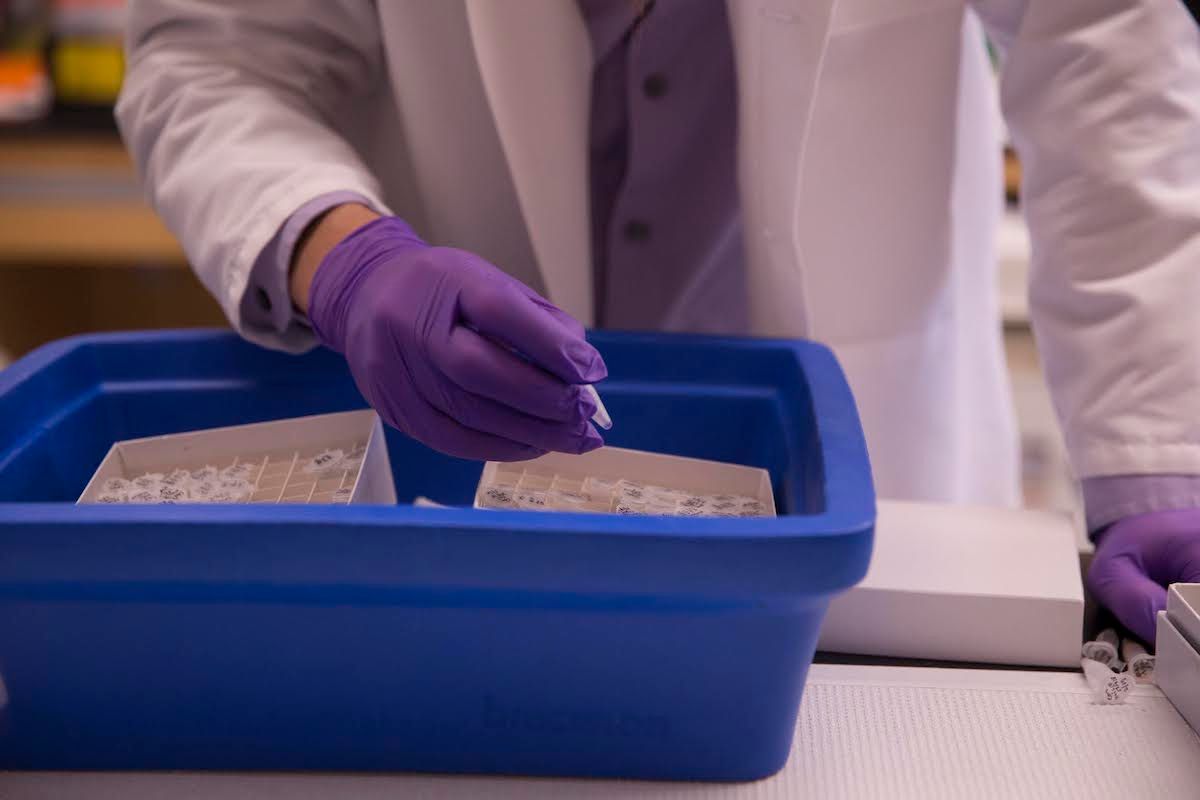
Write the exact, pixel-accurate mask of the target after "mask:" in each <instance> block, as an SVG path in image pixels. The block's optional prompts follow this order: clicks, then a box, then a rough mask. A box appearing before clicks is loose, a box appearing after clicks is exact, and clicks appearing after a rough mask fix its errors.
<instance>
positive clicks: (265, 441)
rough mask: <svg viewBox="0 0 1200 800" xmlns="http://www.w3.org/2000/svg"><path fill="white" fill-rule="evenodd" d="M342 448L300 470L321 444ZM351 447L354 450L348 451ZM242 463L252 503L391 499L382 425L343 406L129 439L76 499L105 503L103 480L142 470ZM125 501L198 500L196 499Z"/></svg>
mask: <svg viewBox="0 0 1200 800" xmlns="http://www.w3.org/2000/svg"><path fill="white" fill-rule="evenodd" d="M339 450H340V451H342V452H343V453H344V454H346V456H347V457H346V460H345V462H344V463H345V467H344V468H339V467H338V466H337V465H336V464H335V465H334V466H333V467H332V468H330V469H324V470H321V471H315V470H312V469H306V467H307V466H308V465H309V464H310V463H311V462H312V460H313V459H314V457H316V456H318V455H320V454H322V453H326V452H328V451H339ZM350 454H355V455H354V456H353V457H351V456H350ZM241 464H248V465H249V467H247V468H246V470H245V474H246V480H248V481H249V482H250V484H251V488H250V490H249V493H248V495H247V497H246V499H245V500H244V501H243V502H251V503H301V504H319V503H375V504H395V502H396V490H395V486H394V484H393V481H392V468H391V464H390V462H389V461H388V453H387V444H386V442H385V441H384V436H383V425H382V424H381V423H380V421H379V417H378V416H377V415H376V414H375V412H373V411H369V410H364V411H346V412H342V413H336V414H321V415H317V416H310V417H296V418H294V419H282V420H274V421H271V422H259V423H255V424H251V425H236V426H233V427H228V428H210V429H207V430H200V431H192V432H189V433H178V434H170V435H166V436H152V437H148V438H145V439H128V440H125V441H120V442H117V443H115V444H114V445H113V446H112V447H111V448H110V449H109V451H108V454H107V455H105V457H104V460H103V461H101V462H100V466H99V467H98V468H97V469H96V472H95V473H94V474H93V475H92V479H91V480H90V481H89V482H88V485H87V487H86V488H85V489H84V490H83V494H82V495H80V497H79V501H78V502H80V503H96V502H108V501H109V500H108V499H107V498H105V497H104V489H103V487H104V486H105V484H106V482H108V481H109V480H110V479H113V478H120V479H124V480H126V481H130V480H133V479H135V478H138V477H139V476H144V475H146V474H147V473H157V474H163V475H166V474H169V473H171V472H172V471H175V470H187V471H189V472H191V471H199V470H203V469H205V468H206V467H215V468H217V469H218V470H223V469H225V468H226V467H231V466H234V465H241ZM129 502H160V503H161V502H205V501H204V500H200V499H191V498H187V499H183V500H169V499H160V500H157V501H155V500H145V499H143V500H134V501H129Z"/></svg>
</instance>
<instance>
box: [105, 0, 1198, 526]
mask: <svg viewBox="0 0 1200 800" xmlns="http://www.w3.org/2000/svg"><path fill="white" fill-rule="evenodd" d="M971 6H972V7H973V12H974V13H977V14H978V16H979V18H980V19H982V20H983V21H984V23H985V26H986V28H987V30H988V32H989V34H991V36H992V37H993V39H994V40H995V41H996V42H997V43H998V44H1000V45H1001V46H1002V47H1003V48H1004V50H1005V51H1006V53H1007V59H1006V65H1005V70H1004V78H1003V83H1002V91H1001V94H1002V100H1003V106H1004V111H1005V114H1006V117H1007V120H1008V123H1009V126H1010V129H1011V131H1012V135H1013V137H1014V139H1015V141H1016V143H1017V145H1018V147H1019V148H1020V150H1021V152H1022V156H1023V160H1024V164H1025V168H1026V173H1025V183H1024V187H1023V189H1024V205H1025V208H1026V211H1027V214H1028V216H1029V220H1030V224H1031V229H1032V236H1033V242H1034V264H1033V285H1032V291H1031V299H1032V309H1033V315H1034V324H1035V330H1036V333H1037V335H1038V339H1039V344H1040V346H1041V349H1042V353H1043V356H1044V358H1045V361H1046V364H1047V369H1048V375H1049V379H1050V383H1051V386H1052V389H1053V394H1054V398H1055V401H1056V405H1057V409H1058V412H1059V414H1060V417H1061V419H1062V421H1063V423H1064V429H1065V433H1066V439H1067V444H1068V448H1069V450H1070V453H1071V456H1072V459H1073V463H1074V465H1075V468H1076V470H1077V472H1078V473H1079V474H1080V475H1081V476H1092V475H1105V474H1120V473H1154V472H1188V473H1200V413H1198V412H1200V312H1198V311H1197V301H1198V300H1200V48H1198V45H1197V32H1196V28H1195V26H1194V24H1193V23H1192V22H1191V20H1190V19H1189V18H1188V16H1187V14H1186V12H1185V10H1184V8H1183V6H1182V4H1180V3H1179V2H1178V0H1140V1H1139V0H974V1H973V2H972V3H971ZM729 9H730V17H731V23H732V26H733V30H734V42H735V51H736V54H737V63H738V72H739V89H740V145H739V147H740V153H739V159H740V180H741V192H742V204H743V209H744V219H745V232H746V241H747V253H748V267H747V271H748V281H749V289H750V300H749V302H750V309H749V311H750V318H751V320H752V331H751V332H752V333H756V334H762V335H767V336H789V337H810V338H813V339H817V340H820V341H823V342H826V343H828V344H829V345H831V346H832V347H833V348H834V350H835V351H836V352H837V354H838V356H839V358H840V359H841V362H842V364H843V366H844V367H845V369H846V371H847V374H848V375H849V378H850V382H851V384H852V386H853V388H854V390H855V393H856V395H857V398H858V403H859V406H860V412H861V415H862V418H863V422H864V425H865V427H866V431H867V438H868V443H869V445H870V450H871V456H872V460H873V467H874V470H875V475H876V480H877V484H878V488H879V490H880V493H881V494H882V495H885V496H892V497H904V498H914V499H925V500H942V501H971V502H984V503H998V504H1007V503H1011V502H1013V501H1014V500H1015V499H1016V497H1017V482H1016V475H1017V456H1016V446H1017V442H1016V436H1015V431H1014V424H1013V419H1012V415H1011V410H1010V399H1009V391H1008V386H1007V381H1006V378H1005V371H1004V369H1003V355H1002V347H1001V340H1000V336H999V329H998V323H997V311H996V301H995V297H994V291H993V283H994V281H993V273H992V268H993V261H994V259H993V231H994V228H995V223H996V217H997V212H998V208H999V203H1000V199H1001V198H1000V185H999V163H998V135H997V130H998V125H997V124H996V122H997V120H996V115H995V114H994V113H993V108H994V100H995V97H994V85H993V83H992V81H991V80H990V74H989V65H988V64H987V62H986V59H985V54H984V51H983V49H982V47H981V45H980V36H979V30H978V25H977V23H976V22H975V20H976V17H975V16H974V13H968V11H967V9H966V8H965V7H964V1H963V0H908V1H907V2H896V1H895V0H840V2H839V1H836V0H730V2H729ZM129 49H130V66H129V74H128V77H127V82H126V85H125V89H124V92H123V95H122V98H121V101H120V104H119V107H118V118H119V121H120V123H121V127H122V130H123V132H124V134H125V136H126V138H127V140H128V143H129V145H130V147H131V149H132V151H133V153H134V155H135V157H136V160H137V162H138V164H139V165H140V168H141V170H142V171H143V174H144V176H145V179H146V183H147V186H148V190H149V194H150V198H151V200H152V202H153V204H154V206H155V207H156V208H157V209H158V210H159V212H160V213H161V214H162V216H163V218H164V219H165V220H166V222H167V224H168V225H169V227H170V228H171V229H172V230H173V231H174V232H175V233H176V234H177V235H178V237H179V238H180V240H181V241H182V243H183V245H184V248H185V249H186V251H187V254H188V256H189V258H190V259H191V261H192V263H193V264H194V265H195V267H196V269H197V271H198V273H199V275H200V277H201V279H202V280H203V281H204V283H205V284H206V285H207V286H208V287H209V289H211V290H212V292H213V293H214V294H215V295H216V297H217V298H218V299H219V300H220V302H221V304H222V305H223V306H224V308H225V310H226V312H227V313H228V314H229V316H230V318H231V320H232V321H233V323H234V324H235V325H239V324H240V322H241V320H240V318H239V313H240V312H239V308H240V305H241V301H242V297H243V294H244V293H245V292H246V287H247V278H248V273H249V271H250V268H251V266H252V264H253V263H254V261H255V258H256V256H257V255H258V253H259V251H260V250H261V249H262V248H263V246H264V244H266V243H267V242H268V240H270V239H271V237H272V236H273V235H274V234H275V232H276V231H277V229H279V227H280V225H281V224H282V222H283V221H284V220H285V219H286V218H287V217H288V216H289V215H290V214H291V213H292V212H293V210H295V209H296V208H297V207H299V206H300V205H301V204H303V203H304V202H305V201H307V200H309V199H310V198H313V197H315V196H317V195H320V194H323V193H326V192H331V191H336V190H347V189H348V190H352V191H355V192H357V193H359V194H361V195H363V196H364V197H366V198H367V199H369V200H370V201H371V202H373V203H374V204H375V205H376V206H377V207H379V208H380V209H381V210H385V209H387V210H391V211H392V212H394V213H396V214H399V215H400V216H402V217H404V218H406V219H408V220H409V221H410V222H411V223H412V224H413V225H414V226H415V227H416V229H417V230H418V231H419V232H421V233H422V234H423V235H424V236H425V237H426V238H427V239H428V240H430V241H432V242H436V243H440V244H452V245H455V246H458V247H462V248H466V249H469V250H473V251H476V252H478V253H480V254H482V255H483V256H485V257H486V258H488V259H490V260H491V261H492V262H493V263H496V264H498V265H501V266H502V267H504V268H505V269H507V270H509V271H510V272H512V273H513V274H514V275H516V276H517V277H519V278H521V279H523V280H525V281H526V282H528V283H529V284H530V285H532V286H534V287H535V288H538V289H540V290H542V291H544V292H545V293H546V294H548V295H549V297H550V298H551V299H552V300H554V301H555V302H556V303H558V304H559V305H561V306H563V307H564V308H566V309H567V310H569V311H570V312H571V313H573V314H574V315H576V316H577V317H578V318H580V319H581V320H584V321H588V320H589V319H590V317H591V307H592V297H591V287H592V282H591V278H590V259H591V251H590V246H589V222H588V213H589V209H588V189H587V175H588V164H587V136H588V112H589V104H590V100H589V92H590V74H591V69H592V56H591V52H590V43H589V39H588V36H587V31H586V28H585V25H584V22H583V20H582V17H581V15H580V13H579V11H578V8H577V4H576V2H575V0H520V1H519V2H514V0H503V2H501V0H436V2H434V1H431V0H377V2H367V0H303V1H301V0H293V1H292V2H288V3H279V2H276V1H275V0H258V1H251V0H241V1H240V2H237V3H229V2H221V1H220V0H140V1H139V0H134V2H133V3H132V8H131V20H130V38H129ZM247 333H249V334H250V335H252V337H253V338H257V339H258V340H260V341H262V342H264V343H265V344H268V345H275V346H285V345H286V346H291V347H296V346H299V345H303V344H305V342H303V341H301V342H297V341H295V340H291V341H288V342H284V341H283V340H281V339H280V338H279V337H277V336H273V335H271V334H269V333H263V332H261V331H260V332H253V331H247Z"/></svg>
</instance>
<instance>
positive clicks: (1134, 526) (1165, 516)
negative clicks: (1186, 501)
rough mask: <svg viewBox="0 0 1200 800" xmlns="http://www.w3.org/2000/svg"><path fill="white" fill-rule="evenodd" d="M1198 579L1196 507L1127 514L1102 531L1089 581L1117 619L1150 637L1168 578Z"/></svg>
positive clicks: (1199, 529) (1151, 640)
mask: <svg viewBox="0 0 1200 800" xmlns="http://www.w3.org/2000/svg"><path fill="white" fill-rule="evenodd" d="M1179 582H1184V583H1194V582H1200V509H1187V510H1183V511H1156V512H1153V513H1150V514H1137V515H1135V516H1132V517H1126V518H1125V519H1122V520H1120V521H1118V522H1116V523H1114V524H1113V525H1111V526H1110V527H1109V528H1108V529H1107V530H1105V531H1104V532H1103V533H1101V534H1100V535H1099V537H1098V542H1097V545H1096V556H1095V558H1093V559H1092V566H1091V568H1090V569H1089V570H1088V575H1087V583H1088V588H1090V589H1091V590H1092V592H1093V594H1095V595H1096V599H1098V600H1099V601H1100V602H1101V603H1102V604H1103V605H1105V606H1106V607H1107V608H1108V609H1109V610H1110V611H1112V612H1113V614H1115V615H1116V617H1117V619H1119V620H1120V621H1121V623H1122V624H1123V625H1124V626H1125V627H1127V628H1129V629H1130V630H1131V631H1133V632H1134V633H1136V634H1137V635H1138V636H1140V637H1141V638H1142V639H1144V640H1145V641H1146V642H1149V643H1151V644H1153V643H1154V630H1155V624H1156V622H1155V615H1156V614H1157V613H1158V611H1160V610H1161V609H1163V608H1166V605H1167V590H1166V586H1167V584H1170V583H1179Z"/></svg>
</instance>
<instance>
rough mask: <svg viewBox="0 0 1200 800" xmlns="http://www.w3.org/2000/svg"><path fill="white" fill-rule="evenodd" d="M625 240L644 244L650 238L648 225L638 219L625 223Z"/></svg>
mask: <svg viewBox="0 0 1200 800" xmlns="http://www.w3.org/2000/svg"><path fill="white" fill-rule="evenodd" d="M625 238H626V239H628V240H629V241H631V242H644V241H646V240H647V239H649V238H650V224H649V223H647V222H643V221H642V220H640V219H631V220H629V221H628V222H626V223H625Z"/></svg>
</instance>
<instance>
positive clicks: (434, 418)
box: [356, 378, 546, 461]
mask: <svg viewBox="0 0 1200 800" xmlns="http://www.w3.org/2000/svg"><path fill="white" fill-rule="evenodd" d="M356 379H357V378H356ZM360 387H361V388H363V389H364V391H363V394H364V395H365V396H366V397H367V398H368V399H369V400H370V402H371V406H372V407H373V408H374V409H375V410H376V411H377V412H378V413H379V416H380V417H381V418H382V419H383V421H384V422H386V423H387V424H389V425H391V426H392V427H393V428H395V429H397V430H399V431H403V432H404V433H406V434H408V435H409V436H411V437H412V438H414V439H416V440H417V441H418V442H421V444H424V445H427V446H429V447H432V448H433V449H434V450H437V451H439V452H441V453H445V454H446V455H450V456H456V457H458V458H468V459H472V460H475V461H528V460H529V459H531V458H537V457H538V456H541V455H545V454H546V451H545V450H544V449H540V448H537V447H531V446H529V445H528V444H524V443H522V442H515V441H513V440H512V439H507V438H505V437H503V436H495V435H493V434H490V433H485V432H483V431H479V430H475V429H473V428H469V427H467V426H465V425H463V424H461V423H460V422H458V421H456V420H454V419H452V418H451V417H449V416H447V415H446V414H444V413H442V412H441V411H439V410H438V409H436V408H434V407H433V406H432V405H430V404H429V403H428V402H426V400H425V398H423V397H421V395H420V392H418V391H417V390H416V388H415V387H411V388H409V389H408V390H407V391H405V392H403V393H398V392H395V391H393V390H392V388H391V387H387V386H383V385H371V386H362V385H361V384H360ZM401 398H403V403H401V402H400V401H401Z"/></svg>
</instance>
